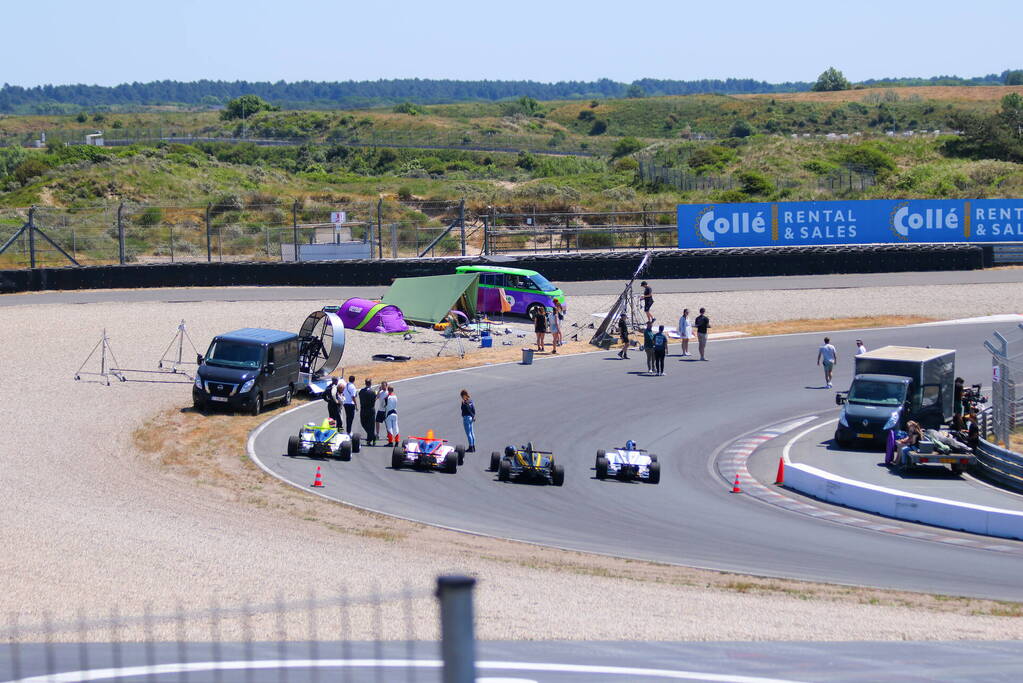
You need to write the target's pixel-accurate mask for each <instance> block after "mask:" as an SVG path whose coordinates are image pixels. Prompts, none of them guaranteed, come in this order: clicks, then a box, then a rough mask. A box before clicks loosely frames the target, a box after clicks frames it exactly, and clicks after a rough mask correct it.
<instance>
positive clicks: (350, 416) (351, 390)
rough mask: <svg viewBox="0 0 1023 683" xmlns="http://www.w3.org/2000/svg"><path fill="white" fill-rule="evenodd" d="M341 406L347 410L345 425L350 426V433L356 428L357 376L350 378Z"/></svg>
mask: <svg viewBox="0 0 1023 683" xmlns="http://www.w3.org/2000/svg"><path fill="white" fill-rule="evenodd" d="M341 404H342V405H343V406H344V409H345V423H346V424H347V425H348V433H349V434H351V433H352V429H354V428H355V375H349V376H348V383H347V384H345V388H344V390H343V391H342V392H341Z"/></svg>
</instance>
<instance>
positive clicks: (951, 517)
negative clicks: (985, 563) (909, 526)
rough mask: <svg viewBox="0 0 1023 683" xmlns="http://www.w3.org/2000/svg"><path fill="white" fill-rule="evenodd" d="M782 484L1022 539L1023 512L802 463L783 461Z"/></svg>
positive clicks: (858, 505)
mask: <svg viewBox="0 0 1023 683" xmlns="http://www.w3.org/2000/svg"><path fill="white" fill-rule="evenodd" d="M785 487H786V488H789V489H792V490H794V491H798V492H800V493H803V494H806V495H808V496H812V497H813V498H817V499H819V500H823V501H825V502H828V503H834V504H836V505H844V506H846V507H850V508H854V509H856V510H863V511H865V512H874V513H877V514H879V515H884V516H885V517H892V518H894V519H902V520H906V521H908V522H922V523H924V524H931V525H934V526H939V527H944V528H946V529H957V530H960V531H969V532H971V533H976V534H984V535H986V536H998V537H1000V538H1013V539H1019V540H1023V512H1017V511H1015V510H1002V509H999V508H993V507H987V506H985V505H973V504H971V503H960V502H957V501H953V500H945V499H943V498H933V497H931V496H923V495H918V494H913V493H907V492H905V491H899V490H897V489H890V488H886V487H884V486H875V485H873V484H867V483H864V482H861V481H856V480H853V479H847V478H845V477H841V476H838V475H837V474H832V473H830V472H826V471H824V470H822V469H819V468H817V467H812V466H810V465H804V464H802V463H789V462H786V463H785Z"/></svg>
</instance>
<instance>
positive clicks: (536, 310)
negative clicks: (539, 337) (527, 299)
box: [526, 304, 546, 320]
mask: <svg viewBox="0 0 1023 683" xmlns="http://www.w3.org/2000/svg"><path fill="white" fill-rule="evenodd" d="M545 312H546V311H544V307H543V306H541V305H540V304H530V305H529V308H527V309H526V315H528V316H529V317H530V319H532V320H536V316H538V315H542V314H544V313H545Z"/></svg>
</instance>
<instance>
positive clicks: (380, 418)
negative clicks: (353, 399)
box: [375, 382, 390, 442]
mask: <svg viewBox="0 0 1023 683" xmlns="http://www.w3.org/2000/svg"><path fill="white" fill-rule="evenodd" d="M376 409H377V414H376V431H375V434H376V435H377V438H379V437H380V435H381V434H383V433H384V430H385V427H384V418H385V417H387V382H381V383H380V388H379V389H377V402H376ZM388 442H390V439H388Z"/></svg>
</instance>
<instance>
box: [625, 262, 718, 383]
mask: <svg viewBox="0 0 1023 683" xmlns="http://www.w3.org/2000/svg"><path fill="white" fill-rule="evenodd" d="M641 298H643V299H644V311H645V312H646V316H647V323H646V329H645V330H643V347H642V349H643V351H645V352H646V365H647V372H649V373H651V374H653V375H657V376H664V358H665V356H666V355H667V353H668V335H667V334H666V333H665V331H664V325H658V326H657V329H656V330H655V329H654V322H655V321H656V320H657V318H654V317H653V315H652V314H651V312H650V306H651V305H652V304H653V293H652V292H651V291H650V287H649V286H648V285H647V283H646V282H644V283H643V296H642V297H641ZM708 330H710V317H708V316H707V309H706V308H701V309H700V314H699V315H698V316H696V319H695V320H690V319H689V309H688V308H685V309H683V310H682V316H681V317H680V318H679V319H678V334H679V337H680V339H681V342H682V355H683V356H691V355H692V354H691V353H689V341H690V339H692V337H693V333H694V332H695V333H696V341H697V346H698V349H699V353H700V360H703V361H705V360H707V334H708ZM618 335H619V337H621V341H622V349H621V351H619V352H618V357H619V358H623V359H626V360H627V359H628V358H629V344H630V342H629V321H628V319H627V317H626V316H625V314H622V316H621V317H620V318H619V319H618Z"/></svg>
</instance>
